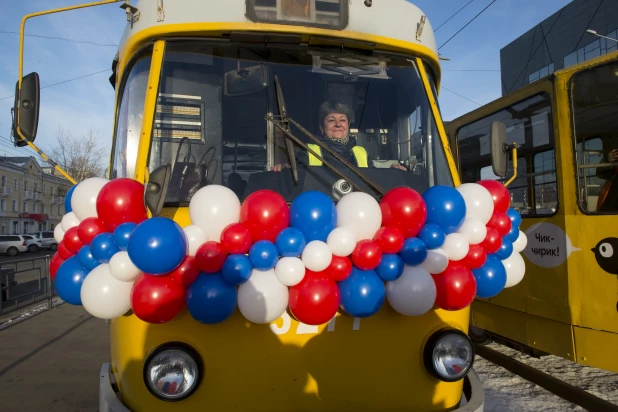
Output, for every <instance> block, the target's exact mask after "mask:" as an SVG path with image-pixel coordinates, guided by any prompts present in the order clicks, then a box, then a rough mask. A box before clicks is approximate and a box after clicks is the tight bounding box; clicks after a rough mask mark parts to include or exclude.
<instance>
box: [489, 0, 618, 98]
mask: <svg viewBox="0 0 618 412" xmlns="http://www.w3.org/2000/svg"><path fill="white" fill-rule="evenodd" d="M588 29H591V30H594V31H596V32H597V33H598V34H600V35H603V36H606V37H610V38H612V39H616V40H618V32H617V29H618V1H616V0H573V1H572V2H571V3H569V4H568V5H566V6H565V7H563V8H562V9H560V10H558V11H557V12H556V13H554V14H553V15H551V16H550V17H549V18H547V19H545V20H544V21H542V22H541V23H539V24H538V25H536V26H535V27H533V28H532V29H530V30H528V31H527V32H526V33H525V34H523V35H522V36H520V37H519V38H518V39H516V40H514V41H513V42H511V43H510V44H508V45H507V46H506V47H504V48H503V49H502V50H500V71H501V77H502V95H503V96H504V95H506V94H509V93H512V92H513V91H515V90H517V89H519V88H520V87H523V86H525V85H527V84H529V83H532V82H534V81H536V80H538V79H541V78H543V77H545V76H548V75H549V74H551V73H553V72H554V71H557V70H560V69H563V68H566V67H569V66H572V65H574V64H577V63H581V62H583V61H585V60H589V59H592V58H595V57H598V56H601V55H603V54H606V53H611V52H612V51H616V50H617V46H618V42H616V41H613V40H609V39H605V38H599V37H598V36H595V35H594V34H590V33H587V32H586V31H587V30H588Z"/></svg>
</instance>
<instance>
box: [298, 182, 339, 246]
mask: <svg viewBox="0 0 618 412" xmlns="http://www.w3.org/2000/svg"><path fill="white" fill-rule="evenodd" d="M290 226H291V227H295V228H296V229H298V230H300V231H301V232H302V234H303V235H304V236H305V240H306V241H307V242H311V241H313V240H321V241H323V242H326V238H327V237H328V234H329V233H330V232H331V231H332V230H333V229H334V228H335V227H336V226H337V208H336V207H335V203H333V201H332V200H331V198H330V197H328V196H327V195H326V194H324V193H322V192H318V191H317V190H310V191H308V192H304V193H302V194H301V195H300V196H298V197H297V198H296V199H294V201H293V202H292V205H291V206H290Z"/></svg>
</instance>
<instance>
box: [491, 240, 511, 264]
mask: <svg viewBox="0 0 618 412" xmlns="http://www.w3.org/2000/svg"><path fill="white" fill-rule="evenodd" d="M511 253H513V243H512V242H509V240H508V239H507V238H506V236H505V237H503V238H502V246H500V249H498V251H497V252H496V253H494V254H495V255H496V257H497V258H498V259H500V260H504V259H507V258H508V257H509V256H511Z"/></svg>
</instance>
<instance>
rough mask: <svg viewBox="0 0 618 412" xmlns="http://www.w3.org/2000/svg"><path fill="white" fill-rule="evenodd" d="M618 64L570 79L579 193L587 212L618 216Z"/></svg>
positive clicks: (599, 67) (610, 64) (581, 203)
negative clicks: (617, 100) (617, 120)
mask: <svg viewBox="0 0 618 412" xmlns="http://www.w3.org/2000/svg"><path fill="white" fill-rule="evenodd" d="M616 72H618V63H615V62H614V63H609V64H605V65H603V66H598V67H595V68H593V69H590V70H586V71H584V72H581V73H578V74H576V75H575V76H573V78H572V79H571V87H570V89H571V96H572V99H571V104H572V106H573V107H572V111H573V129H574V133H573V136H574V137H575V142H574V144H575V150H576V156H577V168H578V173H577V193H578V197H579V205H580V208H581V209H582V211H584V212H586V213H599V214H616V213H618V184H615V183H616V178H617V177H618V134H617V133H616V126H615V119H616V117H617V116H618V103H616V89H617V88H618V77H616V75H615V73H616Z"/></svg>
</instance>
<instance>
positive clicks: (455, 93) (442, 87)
mask: <svg viewBox="0 0 618 412" xmlns="http://www.w3.org/2000/svg"><path fill="white" fill-rule="evenodd" d="M440 88H441V89H444V90H446V91H447V92H450V93H453V94H454V95H456V96H459V97H461V98H462V99H466V100H467V101H469V102H472V103H474V104H476V105H477V106H479V107H480V106H482V104H480V103H478V102H475V101H474V100H472V99H469V98H467V97H466V96H463V95H461V94H459V93H457V92H454V91H452V90H451V89H447V88H446V87H444V86H442V85H441V86H440Z"/></svg>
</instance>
